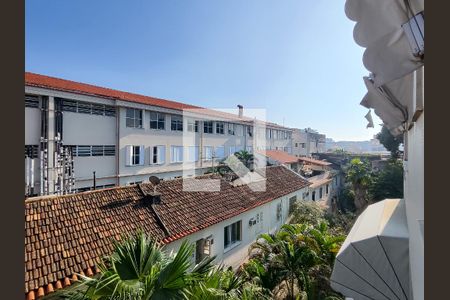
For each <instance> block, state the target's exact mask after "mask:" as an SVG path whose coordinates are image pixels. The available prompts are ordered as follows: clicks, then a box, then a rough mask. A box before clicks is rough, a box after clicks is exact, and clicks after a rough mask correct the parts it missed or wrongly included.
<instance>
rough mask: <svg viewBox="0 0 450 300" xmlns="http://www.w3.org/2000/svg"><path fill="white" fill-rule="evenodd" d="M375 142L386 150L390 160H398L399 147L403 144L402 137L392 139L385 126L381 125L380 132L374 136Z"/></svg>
mask: <svg viewBox="0 0 450 300" xmlns="http://www.w3.org/2000/svg"><path fill="white" fill-rule="evenodd" d="M375 138H376V139H377V140H379V141H380V143H381V144H382V145H383V146H384V148H386V149H387V150H388V151H389V152H391V157H392V158H398V157H399V156H400V153H401V152H400V150H399V146H400V144H401V143H403V136H401V135H400V136H398V137H394V136H393V135H392V133H391V132H390V131H389V129H387V127H386V126H384V125H383V127H381V131H380V132H379V133H377V135H376V136H375Z"/></svg>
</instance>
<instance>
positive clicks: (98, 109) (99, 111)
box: [92, 104, 105, 116]
mask: <svg viewBox="0 0 450 300" xmlns="http://www.w3.org/2000/svg"><path fill="white" fill-rule="evenodd" d="M92 114H93V115H102V116H103V115H104V114H105V106H104V105H102V104H92Z"/></svg>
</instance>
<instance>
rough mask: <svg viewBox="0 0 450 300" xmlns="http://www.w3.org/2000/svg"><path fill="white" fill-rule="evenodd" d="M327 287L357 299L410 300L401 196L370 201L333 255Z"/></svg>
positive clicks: (406, 246)
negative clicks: (338, 249)
mask: <svg viewBox="0 0 450 300" xmlns="http://www.w3.org/2000/svg"><path fill="white" fill-rule="evenodd" d="M331 287H332V288H333V289H334V290H336V291H338V292H341V293H342V294H344V295H345V296H346V297H351V298H353V299H355V300H358V299H397V300H407V299H412V297H411V289H410V275H409V234H408V227H407V223H406V211H405V203H404V200H403V199H386V200H384V201H380V202H378V203H375V204H372V205H370V206H368V207H367V208H366V210H365V211H364V212H363V213H362V214H361V215H360V216H359V217H358V219H357V220H356V223H355V225H354V226H353V227H352V230H351V231H350V233H349V235H348V236H347V239H346V240H345V242H344V244H343V245H342V247H341V249H340V251H339V253H338V254H337V257H336V261H335V264H334V268H333V273H332V276H331Z"/></svg>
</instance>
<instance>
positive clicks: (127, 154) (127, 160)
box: [125, 145, 133, 166]
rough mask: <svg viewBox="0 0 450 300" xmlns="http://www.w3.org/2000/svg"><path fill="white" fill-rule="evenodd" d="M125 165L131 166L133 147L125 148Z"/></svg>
mask: <svg viewBox="0 0 450 300" xmlns="http://www.w3.org/2000/svg"><path fill="white" fill-rule="evenodd" d="M125 165H126V166H132V165H133V146H132V145H127V146H126V147H125Z"/></svg>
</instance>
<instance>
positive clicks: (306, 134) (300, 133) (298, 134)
mask: <svg viewBox="0 0 450 300" xmlns="http://www.w3.org/2000/svg"><path fill="white" fill-rule="evenodd" d="M325 142H326V136H325V134H320V133H319V132H317V131H316V130H313V129H311V128H306V129H298V128H294V129H293V132H292V154H293V155H295V156H297V157H299V156H307V157H310V156H311V155H312V154H314V153H323V152H325V150H326V149H325Z"/></svg>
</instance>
